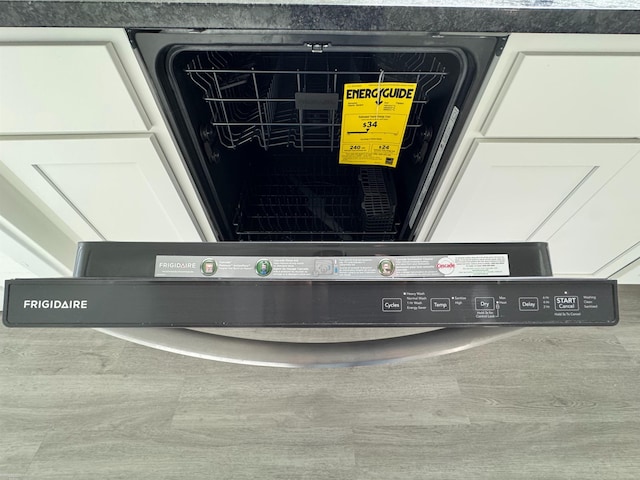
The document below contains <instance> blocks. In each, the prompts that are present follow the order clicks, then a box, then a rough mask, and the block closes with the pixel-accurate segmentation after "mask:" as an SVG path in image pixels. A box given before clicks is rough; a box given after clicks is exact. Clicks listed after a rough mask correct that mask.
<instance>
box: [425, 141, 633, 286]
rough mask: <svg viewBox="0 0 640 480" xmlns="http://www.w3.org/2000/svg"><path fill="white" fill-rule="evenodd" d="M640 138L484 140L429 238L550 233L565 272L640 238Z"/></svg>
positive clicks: (593, 265)
mask: <svg viewBox="0 0 640 480" xmlns="http://www.w3.org/2000/svg"><path fill="white" fill-rule="evenodd" d="M639 178H640V142H639V141H633V142H625V143H613V142H603V141H599V142H552V143H551V142H531V141H520V142H504V141H495V140H478V141H477V144H476V148H475V149H474V151H473V152H472V154H471V158H470V159H469V161H468V167H467V169H466V170H465V172H464V174H463V175H462V177H461V179H460V182H459V183H458V185H457V187H456V189H455V195H453V196H452V198H451V201H450V202H449V204H448V205H447V208H446V211H445V214H444V215H443V218H442V220H441V221H440V223H439V224H438V227H437V228H436V229H435V231H434V233H433V235H432V237H431V240H432V241H434V242H465V241H466V242H469V241H472V242H500V241H525V240H535V241H547V242H549V248H550V251H551V255H552V265H553V268H554V270H555V271H556V272H558V273H561V274H563V275H569V274H572V275H591V274H596V273H597V272H598V271H599V270H600V269H602V268H603V267H605V266H606V265H607V264H608V263H609V262H610V261H611V260H613V259H615V258H616V257H618V256H619V255H621V254H622V253H624V252H625V251H626V250H628V249H629V248H630V247H632V246H633V245H634V244H635V243H636V242H638V241H639V240H640V223H638V222H634V221H633V220H631V219H633V218H640V189H638V188H636V187H635V185H636V184H637V182H638V179H639Z"/></svg>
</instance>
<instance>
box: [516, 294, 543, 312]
mask: <svg viewBox="0 0 640 480" xmlns="http://www.w3.org/2000/svg"><path fill="white" fill-rule="evenodd" d="M518 309H519V310H520V311H521V312H537V311H538V310H540V305H539V303H538V297H520V298H518Z"/></svg>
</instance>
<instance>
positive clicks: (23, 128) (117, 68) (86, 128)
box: [0, 42, 150, 134]
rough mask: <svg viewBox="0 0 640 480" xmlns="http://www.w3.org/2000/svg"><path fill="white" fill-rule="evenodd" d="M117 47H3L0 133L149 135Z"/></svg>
mask: <svg viewBox="0 0 640 480" xmlns="http://www.w3.org/2000/svg"><path fill="white" fill-rule="evenodd" d="M149 125H150V124H149V121H148V119H147V116H146V114H145V113H144V111H143V109H142V107H141V104H140V101H139V100H138V99H137V97H136V95H135V93H134V91H133V87H132V86H131V83H130V82H129V80H128V77H127V76H126V74H125V73H124V68H123V67H122V64H121V62H120V60H119V59H118V57H117V55H116V51H115V49H114V48H113V46H112V45H111V43H104V42H103V43H88V44H73V45H72V44H37V43H36V44H3V45H0V132H2V133H3V134H28V133H96V132H139V131H146V130H147V127H148V126H149Z"/></svg>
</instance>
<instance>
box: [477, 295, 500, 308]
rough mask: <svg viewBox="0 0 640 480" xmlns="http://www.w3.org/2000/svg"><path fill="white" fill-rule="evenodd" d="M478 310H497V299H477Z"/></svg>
mask: <svg viewBox="0 0 640 480" xmlns="http://www.w3.org/2000/svg"><path fill="white" fill-rule="evenodd" d="M475 301H476V310H495V309H496V299H495V298H493V297H475Z"/></svg>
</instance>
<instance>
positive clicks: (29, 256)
mask: <svg viewBox="0 0 640 480" xmlns="http://www.w3.org/2000/svg"><path fill="white" fill-rule="evenodd" d="M13 233H14V232H10V229H9V228H8V226H7V225H6V224H5V222H4V221H3V219H2V218H1V217H0V295H2V293H3V290H4V282H5V280H9V279H12V278H33V277H48V278H51V277H60V276H62V274H63V273H64V274H68V273H70V272H69V271H66V270H64V269H63V268H61V267H60V266H59V265H58V266H57V267H54V266H53V265H52V264H51V263H48V262H47V261H45V260H44V259H43V258H42V257H41V256H39V255H37V254H36V253H35V252H34V251H33V250H32V249H30V248H29V247H28V246H27V242H24V243H23V242H21V241H20V240H19V239H18V238H17V237H16V236H15V235H13ZM1 298H2V297H1V296H0V299H1ZM1 309H2V302H1V301H0V310H1Z"/></svg>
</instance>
